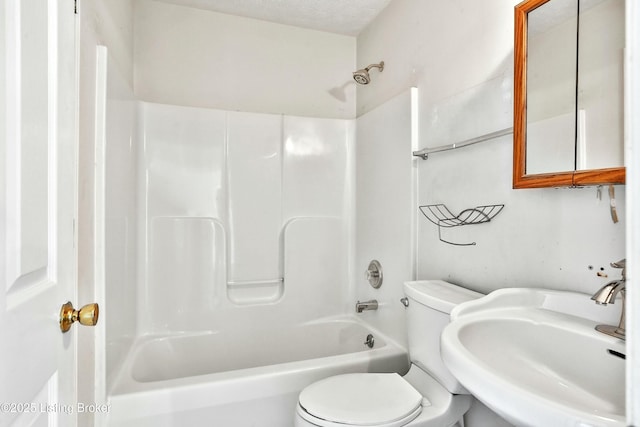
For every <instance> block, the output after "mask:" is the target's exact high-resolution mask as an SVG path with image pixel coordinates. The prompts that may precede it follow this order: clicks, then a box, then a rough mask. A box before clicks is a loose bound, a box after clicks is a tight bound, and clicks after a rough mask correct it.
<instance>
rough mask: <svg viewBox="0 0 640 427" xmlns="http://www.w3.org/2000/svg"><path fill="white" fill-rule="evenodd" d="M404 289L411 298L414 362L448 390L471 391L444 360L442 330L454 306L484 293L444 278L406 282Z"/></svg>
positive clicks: (411, 353) (409, 319)
mask: <svg viewBox="0 0 640 427" xmlns="http://www.w3.org/2000/svg"><path fill="white" fill-rule="evenodd" d="M404 293H405V295H406V296H407V298H408V299H409V305H408V306H407V308H406V315H407V331H408V339H409V357H410V358H411V363H413V364H415V365H417V366H418V367H419V368H421V369H423V370H424V371H426V372H428V373H429V374H430V375H431V376H432V377H433V378H435V379H436V380H437V381H438V382H439V383H440V384H442V385H443V386H444V387H445V388H446V389H447V390H449V392H451V393H454V394H468V393H469V392H468V391H467V390H465V388H464V387H463V386H462V384H460V383H459V382H458V381H457V380H456V379H455V378H454V377H453V375H451V373H450V372H449V370H448V369H447V368H446V366H444V363H443V362H442V357H441V356H440V334H441V333H442V330H443V329H444V328H445V326H447V324H449V320H450V318H449V314H450V313H451V310H452V309H453V307H455V306H456V305H458V304H460V303H463V302H465V301H470V300H474V299H477V298H480V297H481V296H483V294H481V293H478V292H474V291H472V290H469V289H465V288H461V287H460V286H456V285H454V284H452V283H448V282H445V281H444V280H419V281H414V282H405V284H404Z"/></svg>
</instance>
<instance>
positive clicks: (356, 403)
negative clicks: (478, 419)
mask: <svg viewBox="0 0 640 427" xmlns="http://www.w3.org/2000/svg"><path fill="white" fill-rule="evenodd" d="M404 291H405V295H406V296H407V298H408V299H409V305H408V307H407V313H406V314H407V329H408V332H409V356H410V358H411V367H410V369H409V372H408V373H407V374H405V375H404V376H400V375H398V374H397V373H356V374H344V375H337V376H333V377H329V378H325V379H323V380H320V381H317V382H315V383H313V384H311V385H309V386H307V387H306V388H305V389H304V390H302V392H301V393H300V395H299V398H298V405H297V408H296V415H295V426H296V427H313V426H319V427H345V426H354V427H355V426H369V427H402V426H407V427H450V426H455V425H457V424H458V423H459V422H460V421H461V420H462V417H463V415H464V413H465V412H466V411H467V410H468V409H469V407H470V406H471V396H469V395H468V392H467V391H466V390H465V389H464V388H463V387H462V385H460V384H459V383H458V382H457V380H455V378H454V377H453V376H452V375H451V374H450V373H449V371H448V370H447V369H446V367H445V366H444V364H443V363H442V359H441V357H440V333H441V332H442V329H444V327H445V326H446V325H447V324H448V323H449V313H450V312H451V309H452V308H453V307H455V306H456V305H457V304H459V303H461V302H464V301H469V300H471V299H476V298H479V297H481V296H482V294H479V293H477V292H474V291H471V290H468V289H465V288H461V287H458V286H455V285H453V284H451V283H447V282H444V281H441V280H423V281H416V282H407V283H405V285H404Z"/></svg>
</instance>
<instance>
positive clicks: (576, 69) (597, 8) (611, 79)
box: [513, 0, 625, 188]
mask: <svg viewBox="0 0 640 427" xmlns="http://www.w3.org/2000/svg"><path fill="white" fill-rule="evenodd" d="M623 58H624V0H526V1H523V2H521V3H520V4H518V5H517V6H516V7H515V43H514V62H515V68H514V73H515V75H514V107H513V108H514V112H513V116H514V124H513V156H514V157H513V188H541V187H564V186H583V185H599V184H624V183H625V168H624V142H623V141H624V138H623V131H624V130H623V124H624V123H623V116H624V114H623V93H624V90H623V89H624V84H623V69H624V61H623Z"/></svg>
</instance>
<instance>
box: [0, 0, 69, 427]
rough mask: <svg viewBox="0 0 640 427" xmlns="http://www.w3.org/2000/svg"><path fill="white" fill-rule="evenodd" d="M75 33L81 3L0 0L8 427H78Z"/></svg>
mask: <svg viewBox="0 0 640 427" xmlns="http://www.w3.org/2000/svg"><path fill="white" fill-rule="evenodd" d="M75 34H76V16H75V11H74V0H2V1H0V142H1V144H0V172H1V173H0V242H1V243H0V244H1V246H0V276H1V278H2V280H0V426H2V427H4V426H47V425H49V426H55V425H58V426H61V427H66V426H74V425H75V424H76V421H75V417H76V415H77V405H76V401H77V396H76V392H75V389H76V387H75V383H76V373H75V340H76V336H75V335H76V333H75V332H74V329H72V330H71V331H70V332H68V333H66V334H63V333H62V332H61V330H60V326H59V312H60V307H61V305H62V304H63V303H65V302H66V301H68V300H71V301H72V302H74V303H76V302H77V301H74V298H75V292H76V279H75V276H76V274H75V259H76V257H75V252H74V251H75V245H74V212H75V204H76V201H75V199H76V195H75V194H76V191H75V187H76V183H75V180H76V179H75V175H76V174H75V170H76V159H75V156H76V154H75V153H76V138H77V136H76V135H77V132H76V123H75V120H76V119H75V116H76V102H77V101H76V99H77V94H76V90H77V89H76V83H75V79H76V46H75V43H76V42H75V40H76V35H75ZM74 328H77V326H74Z"/></svg>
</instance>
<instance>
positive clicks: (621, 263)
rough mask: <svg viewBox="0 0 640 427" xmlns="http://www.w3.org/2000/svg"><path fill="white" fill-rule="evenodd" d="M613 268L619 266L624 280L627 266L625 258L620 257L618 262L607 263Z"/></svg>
mask: <svg viewBox="0 0 640 427" xmlns="http://www.w3.org/2000/svg"><path fill="white" fill-rule="evenodd" d="M609 265H610V266H611V267H613V268H621V269H622V280H625V272H626V268H627V259H626V258H624V259H621V260H620V261H618V262H612V263H610V264H609Z"/></svg>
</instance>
